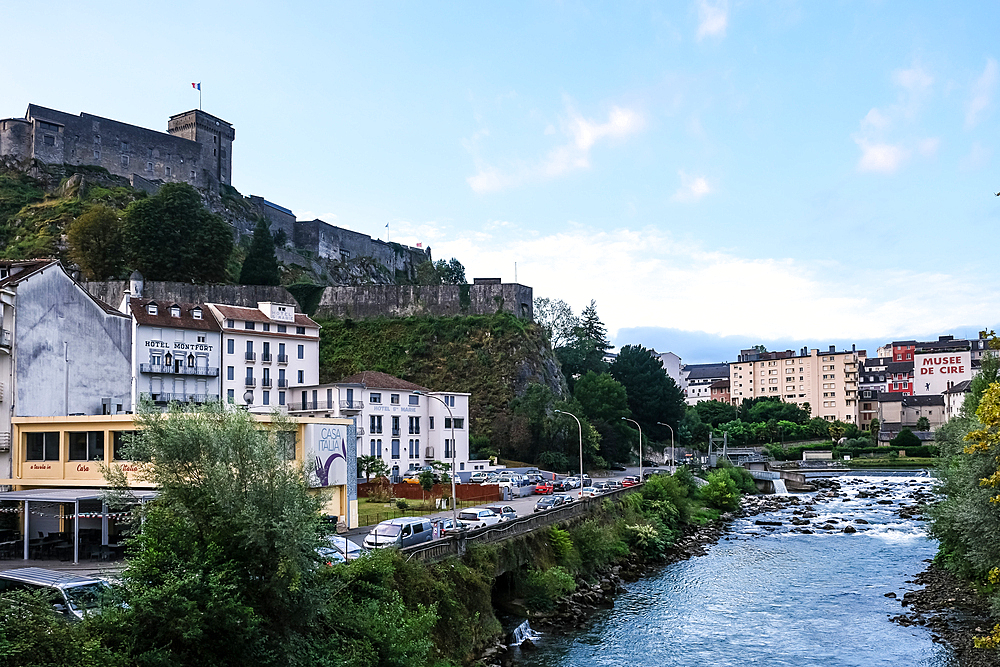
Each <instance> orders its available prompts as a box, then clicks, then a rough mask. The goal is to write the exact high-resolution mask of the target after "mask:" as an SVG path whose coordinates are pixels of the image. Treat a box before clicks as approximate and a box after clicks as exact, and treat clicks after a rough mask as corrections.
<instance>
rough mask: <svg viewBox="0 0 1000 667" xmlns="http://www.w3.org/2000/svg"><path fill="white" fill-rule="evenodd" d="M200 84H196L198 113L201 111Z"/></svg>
mask: <svg viewBox="0 0 1000 667" xmlns="http://www.w3.org/2000/svg"><path fill="white" fill-rule="evenodd" d="M201 110H202V109H201V84H200V83H199V84H198V111H201Z"/></svg>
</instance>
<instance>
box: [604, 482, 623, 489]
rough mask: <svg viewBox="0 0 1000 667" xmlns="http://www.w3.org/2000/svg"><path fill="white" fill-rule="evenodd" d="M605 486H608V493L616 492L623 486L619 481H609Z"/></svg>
mask: <svg viewBox="0 0 1000 667" xmlns="http://www.w3.org/2000/svg"><path fill="white" fill-rule="evenodd" d="M605 484H607V485H608V491H617V490H618V489H620V488H622V486H623V485H622V481H621V480H620V479H609V480H608V481H607V482H605Z"/></svg>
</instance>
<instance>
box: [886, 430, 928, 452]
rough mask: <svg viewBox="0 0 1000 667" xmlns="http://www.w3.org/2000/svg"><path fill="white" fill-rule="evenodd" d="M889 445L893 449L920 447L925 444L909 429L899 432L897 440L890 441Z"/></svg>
mask: <svg viewBox="0 0 1000 667" xmlns="http://www.w3.org/2000/svg"><path fill="white" fill-rule="evenodd" d="M889 444H890V445H891V446H892V447H901V448H906V447H919V446H920V445H922V444H924V443H923V442H921V441H920V438H918V437H917V436H915V435H914V434H913V431H911V430H910V429H908V428H904V429H903V430H901V431H900V432H899V434H898V435H897V436H896V437H895V438H893V439H892V440H890V441H889Z"/></svg>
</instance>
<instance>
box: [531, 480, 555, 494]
mask: <svg viewBox="0 0 1000 667" xmlns="http://www.w3.org/2000/svg"><path fill="white" fill-rule="evenodd" d="M552 491H553V487H552V482H539V483H538V484H535V493H537V494H539V495H542V496H544V495H545V494H548V493H552Z"/></svg>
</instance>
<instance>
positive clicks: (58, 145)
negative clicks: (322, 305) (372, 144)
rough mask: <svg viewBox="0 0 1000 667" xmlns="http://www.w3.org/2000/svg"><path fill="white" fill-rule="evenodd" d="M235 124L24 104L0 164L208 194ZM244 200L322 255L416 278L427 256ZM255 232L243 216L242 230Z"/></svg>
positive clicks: (201, 116) (5, 123) (3, 128)
mask: <svg viewBox="0 0 1000 667" xmlns="http://www.w3.org/2000/svg"><path fill="white" fill-rule="evenodd" d="M235 137H236V131H235V130H234V128H233V126H232V125H231V124H230V123H228V122H226V121H224V120H222V119H221V118H216V117H215V116H213V115H211V114H208V113H205V112H204V111H201V110H200V109H193V110H191V111H186V112H184V113H180V114H177V115H175V116H171V117H170V119H169V120H168V121H167V131H166V132H165V133H164V132H157V131H156V130H149V129H147V128H144V127H138V126H136V125H129V124H128V123H122V122H119V121H116V120H111V119H109V118H102V117H100V116H94V115H91V114H88V113H81V114H80V115H78V116H76V115H73V114H70V113H66V112H64V111H56V110H55V109H48V108H45V107H42V106H38V105H36V104H29V105H28V110H27V112H26V113H25V115H24V118H5V119H0V164H7V165H9V166H12V167H15V168H17V169H19V170H21V171H25V172H28V173H30V172H31V169H32V165H33V164H34V163H44V164H47V165H64V164H65V165H72V166H94V167H103V168H104V169H106V170H107V171H108V172H109V173H111V174H113V175H115V176H120V177H122V178H126V179H128V180H129V181H130V182H131V184H132V186H133V187H135V188H138V189H143V190H146V191H147V192H155V191H156V190H157V189H158V188H159V187H160V185H162V184H164V183H188V184H190V185H192V186H194V187H196V188H198V189H199V190H202V191H204V192H206V193H217V192H219V190H220V187H221V186H222V185H232V173H233V170H232V166H233V140H234V139H235ZM249 203H250V204H251V205H252V206H253V208H254V209H255V210H256V212H257V213H258V214H259V215H262V216H264V217H265V218H266V219H267V220H268V221H269V222H270V224H271V231H272V232H277V231H278V230H282V231H284V233H285V238H286V239H287V240H288V243H289V244H291V245H292V246H293V247H294V248H295V249H297V250H302V251H306V252H308V253H310V254H311V255H313V256H315V257H318V258H320V259H324V260H332V261H337V262H346V261H347V260H350V259H352V258H361V257H370V258H372V259H374V260H375V261H376V262H377V263H378V264H379V265H381V266H382V267H383V268H384V269H385V271H386V272H387V274H388V275H389V276H395V275H397V274H398V272H400V271H402V272H404V273H405V274H406V275H409V276H411V277H412V276H414V275H415V269H416V266H417V265H418V264H420V263H422V262H424V261H427V260H430V259H431V251H430V248H411V247H408V246H402V245H399V244H396V243H386V242H385V241H381V240H378V239H373V238H371V237H370V236H368V235H367V234H360V233H358V232H354V231H351V230H349V229H343V228H341V227H335V226H333V225H331V224H329V223H326V222H324V221H322V220H318V219H317V220H308V221H306V220H302V221H300V220H297V219H296V218H295V215H294V214H293V213H292V212H291V211H290V210H288V209H287V208H284V207H281V206H278V205H277V204H272V203H271V202H269V201H267V200H265V199H264V198H262V197H257V196H251V197H249ZM252 229H253V222H252V221H248V222H247V224H245V226H244V228H242V229H240V230H239V231H241V232H242V233H247V232H248V231H250V230H252Z"/></svg>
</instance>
